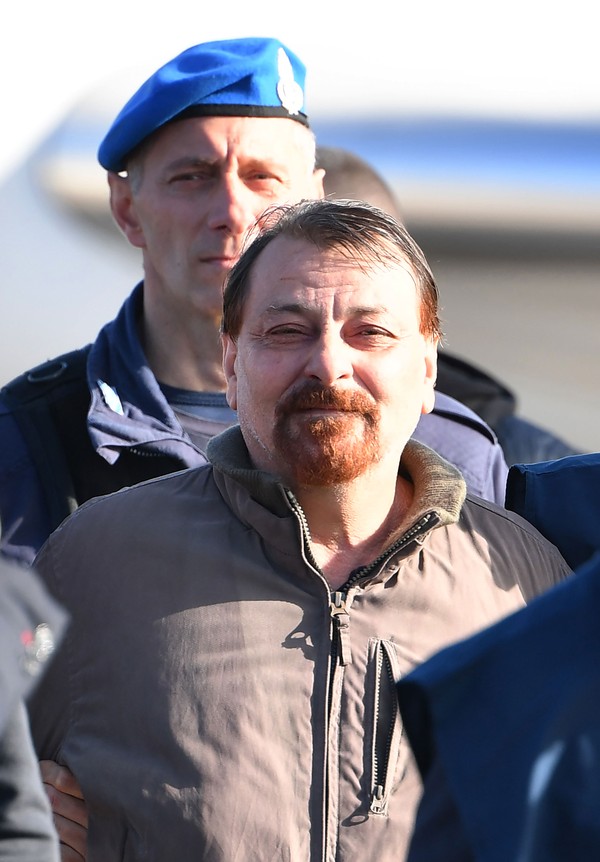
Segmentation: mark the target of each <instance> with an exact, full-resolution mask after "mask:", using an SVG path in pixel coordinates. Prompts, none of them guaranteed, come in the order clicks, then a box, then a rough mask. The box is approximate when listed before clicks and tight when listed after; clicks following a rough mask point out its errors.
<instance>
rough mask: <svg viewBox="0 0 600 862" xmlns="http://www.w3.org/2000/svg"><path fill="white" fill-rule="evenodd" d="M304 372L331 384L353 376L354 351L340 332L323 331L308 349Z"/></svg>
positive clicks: (323, 382) (324, 383) (326, 383)
mask: <svg viewBox="0 0 600 862" xmlns="http://www.w3.org/2000/svg"><path fill="white" fill-rule="evenodd" d="M304 373H305V374H306V376H307V377H311V378H313V379H316V380H319V381H320V382H321V383H322V384H323V385H324V386H331V385H332V384H334V383H335V382H336V381H337V380H342V379H344V378H348V377H352V376H353V374H354V368H353V365H352V351H351V349H350V346H349V345H348V344H347V343H346V342H345V341H344V339H343V338H342V336H341V335H340V333H339V332H333V331H328V332H325V333H322V334H321V335H320V337H319V338H317V339H316V340H315V342H314V344H313V345H312V347H311V348H309V350H308V355H307V358H306V364H305V366H304Z"/></svg>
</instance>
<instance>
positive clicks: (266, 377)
mask: <svg viewBox="0 0 600 862" xmlns="http://www.w3.org/2000/svg"><path fill="white" fill-rule="evenodd" d="M436 351H437V342H436V340H435V339H431V338H427V337H425V336H423V335H422V334H421V332H420V330H419V302H418V296H417V290H416V287H415V281H414V278H413V275H412V272H411V271H410V268H409V266H408V265H406V267H404V266H400V265H389V266H387V267H385V268H384V267H382V266H377V267H374V266H369V267H368V268H365V267H364V266H363V267H361V266H360V265H358V264H357V262H356V261H351V260H349V259H348V258H347V257H344V256H343V255H342V254H340V253H339V252H337V251H329V252H325V253H324V252H320V251H319V250H318V249H316V248H315V247H314V246H313V245H312V244H311V243H309V242H304V241H302V240H295V239H289V238H287V237H277V238H276V239H274V240H273V241H272V242H271V244H270V245H268V246H267V247H266V248H265V249H264V251H263V252H261V254H260V255H259V257H258V259H257V261H256V263H255V265H254V268H253V271H252V274H251V283H250V290H249V292H248V295H247V297H246V301H245V308H244V315H243V321H242V326H241V330H240V333H239V337H238V338H237V339H236V341H235V342H234V341H232V339H231V338H230V337H228V336H225V337H224V367H225V375H226V378H227V394H228V400H229V403H230V404H231V406H232V407H233V408H235V409H237V411H238V419H239V422H240V425H241V428H242V432H243V435H244V439H245V441H246V444H247V446H248V449H249V451H250V455H251V457H252V460H253V462H254V464H255V465H256V466H257V467H259V468H262V469H265V470H268V471H269V472H272V473H275V474H277V475H279V476H281V477H282V478H283V479H284V481H286V482H288V483H289V484H290V485H291V487H292V488H295V487H297V486H299V485H321V486H325V485H337V484H340V483H344V482H349V481H352V480H353V479H354V478H356V477H357V476H360V475H361V474H363V473H366V472H367V471H369V470H370V469H371V468H372V467H374V465H379V464H381V463H382V462H383V463H384V464H385V465H386V466H387V465H389V468H390V470H397V467H398V462H399V460H400V455H401V453H402V450H403V448H404V446H405V444H406V441H407V440H408V438H409V437H410V435H411V434H412V432H413V431H414V429H415V426H416V424H417V422H418V419H419V415H420V414H421V413H422V412H428V411H429V410H431V409H432V407H433V399H434V391H433V387H434V383H435V373H436ZM392 475H394V474H393V473H392Z"/></svg>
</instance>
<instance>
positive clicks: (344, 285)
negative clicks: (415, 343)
mask: <svg viewBox="0 0 600 862" xmlns="http://www.w3.org/2000/svg"><path fill="white" fill-rule="evenodd" d="M416 293H417V292H416V280H415V276H414V272H413V271H412V268H411V267H410V265H409V264H408V262H407V261H404V260H399V261H398V262H394V261H389V262H386V263H379V262H376V261H371V260H367V261H365V262H364V265H363V262H361V261H360V260H358V259H357V258H356V257H355V256H352V257H351V256H349V255H348V253H347V252H345V251H344V250H343V249H340V248H332V249H327V250H321V249H319V248H318V247H317V246H316V245H314V244H313V243H312V242H310V241H308V240H302V239H295V238H290V237H287V236H277V237H275V238H274V239H273V240H272V241H271V242H270V243H269V245H267V247H266V248H265V249H263V251H262V252H261V254H260V255H259V256H258V258H257V260H256V261H255V263H254V266H253V268H252V270H251V273H250V295H251V296H252V294H254V297H255V298H256V299H257V300H259V299H260V304H261V305H262V307H263V309H264V310H265V311H266V310H267V309H271V311H273V310H274V309H275V308H285V307H290V308H291V306H292V305H294V304H296V305H297V307H298V309H300V308H301V307H305V308H309V307H310V306H311V305H318V304H320V303H322V302H323V301H324V300H327V301H331V300H335V299H338V300H339V302H340V303H345V302H347V303H350V305H351V306H352V307H353V308H363V309H367V308H371V309H372V310H379V311H383V310H384V309H386V308H390V307H393V306H395V305H396V303H397V301H401V302H405V301H406V299H407V298H408V297H409V296H414V297H416ZM357 295H360V296H361V299H360V301H359V300H357V299H356V296H357Z"/></svg>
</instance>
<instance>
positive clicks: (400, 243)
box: [221, 200, 442, 338]
mask: <svg viewBox="0 0 600 862" xmlns="http://www.w3.org/2000/svg"><path fill="white" fill-rule="evenodd" d="M259 229H260V233H259V234H258V236H256V238H255V239H254V240H253V241H252V242H251V243H250V244H249V245H248V246H247V247H246V249H245V250H244V251H243V253H242V255H241V256H240V258H239V260H238V261H237V263H236V264H235V265H234V266H233V267H232V268H231V270H230V272H229V275H228V277H227V279H226V282H225V290H224V294H223V318H222V322H221V332H223V333H224V334H227V335H229V336H231V338H237V336H238V335H239V332H240V328H241V325H242V317H243V312H244V302H245V298H246V295H247V292H248V284H249V280H250V275H251V272H252V268H253V266H254V264H255V262H256V260H257V258H258V256H259V255H260V253H261V252H262V251H263V249H264V248H266V246H267V245H269V243H270V242H272V241H273V240H274V239H275V238H276V237H278V236H286V237H289V238H291V239H299V240H304V241H306V242H310V243H313V245H315V246H316V247H317V248H318V249H321V250H322V251H328V250H330V249H336V250H338V251H340V252H341V253H342V254H345V255H346V256H348V257H351V256H352V255H353V254H356V255H357V256H358V258H359V259H358V261H357V265H359V266H360V265H363V266H369V265H373V264H383V265H384V266H389V265H390V264H403V263H407V264H408V265H409V266H410V269H411V270H412V272H413V274H414V276H415V280H416V286H417V293H418V295H419V299H420V303H421V319H420V330H421V332H422V333H423V334H424V335H427V336H430V337H434V338H441V336H442V332H441V325H440V320H439V314H438V291H437V286H436V283H435V279H434V277H433V273H432V272H431V269H430V268H429V264H428V263H427V260H426V258H425V255H424V254H423V252H422V251H421V249H420V247H419V246H418V245H417V243H416V242H415V240H414V239H413V238H412V237H411V235H410V234H409V233H408V231H407V230H406V228H405V227H404V226H403V225H401V224H399V222H397V221H396V219H394V218H393V217H392V216H391V215H389V214H388V213H385V212H383V210H380V209H377V207H373V206H371V205H370V204H366V203H364V202H362V201H352V200H314V201H301V202H300V203H298V204H295V205H284V206H277V207H273V208H271V209H269V210H267V212H266V213H264V214H263V216H261V218H260V221H259Z"/></svg>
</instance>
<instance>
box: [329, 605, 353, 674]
mask: <svg viewBox="0 0 600 862" xmlns="http://www.w3.org/2000/svg"><path fill="white" fill-rule="evenodd" d="M329 608H330V612H331V618H332V619H333V624H334V626H335V630H336V632H337V638H338V644H339V650H338V653H339V657H340V664H341V665H343V666H345V665H347V664H352V649H351V647H350V613H349V608H348V606H347V605H346V595H345V593H334V594H333V596H332V597H331V604H330V606H329Z"/></svg>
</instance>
